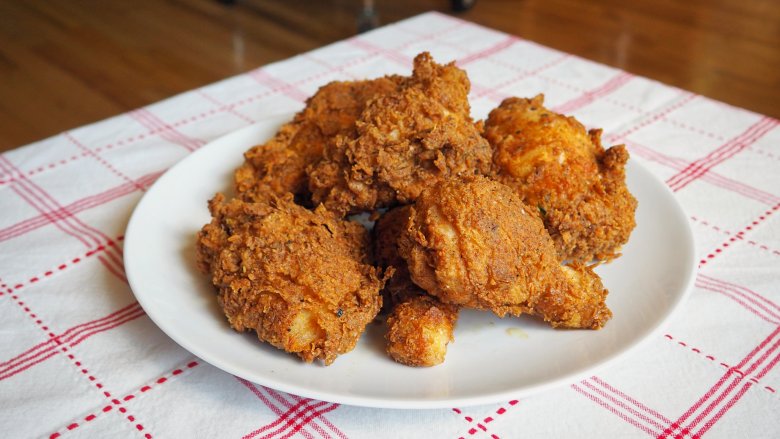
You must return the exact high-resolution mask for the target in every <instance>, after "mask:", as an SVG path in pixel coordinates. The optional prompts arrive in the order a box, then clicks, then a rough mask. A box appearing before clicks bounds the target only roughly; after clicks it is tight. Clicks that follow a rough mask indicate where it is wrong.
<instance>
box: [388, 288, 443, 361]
mask: <svg viewBox="0 0 780 439" xmlns="http://www.w3.org/2000/svg"><path fill="white" fill-rule="evenodd" d="M457 318H458V307H457V306H455V305H449V304H444V303H441V302H440V301H439V300H438V299H436V298H434V297H431V296H427V295H423V296H413V297H407V298H405V299H403V300H402V301H401V302H399V303H397V304H396V305H395V306H394V307H393V310H392V312H390V315H389V316H388V317H387V333H386V334H385V339H386V341H387V348H386V349H387V354H388V355H390V357H391V358H392V359H393V360H395V361H397V362H399V363H401V364H406V365H407V366H421V367H430V366H436V365H437V364H441V363H442V362H444V357H445V355H446V354H447V344H448V343H449V342H451V341H452V340H453V339H454V338H453V336H452V332H453V330H454V328H455V321H456V319H457Z"/></svg>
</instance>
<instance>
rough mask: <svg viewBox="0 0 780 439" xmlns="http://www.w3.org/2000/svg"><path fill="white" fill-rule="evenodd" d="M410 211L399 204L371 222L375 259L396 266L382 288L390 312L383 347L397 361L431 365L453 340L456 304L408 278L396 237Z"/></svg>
mask: <svg viewBox="0 0 780 439" xmlns="http://www.w3.org/2000/svg"><path fill="white" fill-rule="evenodd" d="M410 213H411V208H410V207H409V206H402V207H398V208H395V209H392V210H389V211H387V212H386V213H385V214H384V215H382V217H381V218H380V219H379V220H378V221H377V222H376V224H375V225H374V249H375V255H376V261H377V263H378V264H379V265H380V266H382V267H385V268H388V267H393V268H394V269H395V273H394V274H393V277H392V278H390V279H389V280H388V281H387V283H386V284H385V288H384V290H382V292H383V295H384V304H385V305H384V306H385V309H388V310H389V313H390V314H389V316H388V317H387V332H386V334H385V340H386V341H387V347H386V349H387V353H388V355H390V357H391V358H392V359H393V360H395V361H397V362H399V363H402V364H406V365H408V366H424V367H430V366H435V365H437V364H441V363H442V362H443V361H444V357H445V355H446V353H447V344H448V343H449V342H451V341H453V340H454V337H453V331H454V328H455V323H456V321H457V318H458V307H457V306H455V305H451V304H445V303H442V302H441V301H439V300H438V299H436V298H435V297H431V296H428V295H427V293H426V292H425V291H423V290H422V289H421V288H420V287H418V286H417V285H415V284H414V282H412V279H411V278H410V277H409V270H408V269H407V267H406V261H404V260H403V258H401V257H400V256H399V255H398V246H397V240H398V236H399V235H400V234H401V232H402V231H403V230H404V229H405V228H406V225H407V222H408V220H409V214H410Z"/></svg>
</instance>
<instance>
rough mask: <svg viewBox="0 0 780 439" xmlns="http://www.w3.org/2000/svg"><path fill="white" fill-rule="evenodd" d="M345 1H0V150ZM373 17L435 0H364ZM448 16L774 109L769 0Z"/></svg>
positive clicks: (113, 108)
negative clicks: (370, 1)
mask: <svg viewBox="0 0 780 439" xmlns="http://www.w3.org/2000/svg"><path fill="white" fill-rule="evenodd" d="M362 5H363V2H361V1H358V0H353V1H347V0H320V1H302V0H293V1H290V0H243V1H242V0H238V1H237V2H236V3H235V4H233V5H225V4H222V3H219V2H217V1H214V0H168V1H163V0H135V1H116V2H115V1H111V2H103V1H97V0H71V1H67V0H48V1H46V0H28V1H14V0H0V151H2V150H7V149H10V148H14V147H17V146H20V145H24V144H27V143H29V142H32V141H35V140H39V139H42V138H45V137H48V136H50V135H53V134H56V133H58V132H60V131H63V130H67V129H70V128H73V127H77V126H80V125H83V124H86V123H89V122H94V121H96V120H100V119H103V118H105V117H109V116H112V115H115V114H119V113H123V112H125V111H128V110H131V109H133V108H136V107H139V106H142V105H146V104H149V103H152V102H155V101H158V100H160V99H163V98H166V97H168V96H171V95H173V94H176V93H179V92H182V91H185V90H189V89H191V88H194V87H198V86H201V85H205V84H208V83H210V82H213V81H216V80H219V79H222V78H224V77H227V76H230V75H233V74H236V73H240V72H243V71H246V70H249V69H253V68H255V67H258V66H261V65H263V64H267V63H269V62H272V61H276V60H280V59H284V58H287V57H289V56H292V55H295V54H298V53H301V52H304V51H307V50H311V49H314V48H316V47H319V46H321V45H324V44H327V43H330V42H333V41H336V40H339V39H342V38H346V37H348V36H351V35H354V34H355V32H356V29H357V23H358V20H357V18H358V16H359V11H360V10H361V8H362ZM375 9H376V11H377V13H378V21H379V23H380V24H387V23H392V22H394V21H397V20H400V19H403V18H406V17H410V16H412V15H416V14H418V13H421V12H425V11H428V10H439V11H442V12H448V13H451V12H450V9H449V2H448V1H446V0H416V1H413V0H395V1H390V0H377V1H376V2H375ZM457 16H459V17H461V18H464V19H467V20H471V21H474V22H476V23H480V24H484V25H486V26H489V27H493V28H495V29H498V30H502V31H505V32H509V33H512V34H515V35H518V36H520V37H523V38H527V39H529V40H533V41H536V42H538V43H541V44H544V45H547V46H550V47H553V48H556V49H559V50H563V51H566V52H569V53H574V54H577V55H580V56H582V57H585V58H589V59H592V60H595V61H598V62H602V63H605V64H609V65H612V66H615V67H619V68H622V69H625V70H628V71H629V72H632V73H635V74H639V75H643V76H648V77H650V78H654V79H658V80H660V81H663V82H666V83H669V84H672V85H675V86H678V87H681V88H685V89H688V90H691V91H694V92H696V93H700V94H703V95H706V96H710V97H713V98H715V99H720V100H723V101H725V102H728V103H731V104H734V105H737V106H741V107H745V108H748V109H751V110H754V111H757V112H760V113H764V114H768V115H771V116H774V117H780V2H778V1H775V0H687V1H680V0H632V1H628V2H627V1H623V0H599V1H596V0H590V1H587V0H518V1H509V0H504V1H500V0H492V1H491V0H479V1H478V2H477V4H476V6H475V7H474V8H472V9H471V10H469V11H467V12H464V13H460V14H457Z"/></svg>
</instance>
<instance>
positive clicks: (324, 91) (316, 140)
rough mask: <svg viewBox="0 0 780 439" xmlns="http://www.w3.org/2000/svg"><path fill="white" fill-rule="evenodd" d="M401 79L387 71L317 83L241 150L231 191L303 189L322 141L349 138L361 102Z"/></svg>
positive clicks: (259, 193) (254, 197) (255, 196)
mask: <svg viewBox="0 0 780 439" xmlns="http://www.w3.org/2000/svg"><path fill="white" fill-rule="evenodd" d="M401 80H402V78H401V77H399V76H386V77H383V78H377V79H372V80H365V81H351V82H338V81H335V82H331V83H329V84H327V85H325V86H323V87H321V88H320V89H319V90H318V91H317V93H315V94H314V96H312V97H311V98H309V99H308V100H307V102H306V107H305V108H304V109H303V110H301V111H300V112H299V113H297V114H296V115H295V117H294V118H293V120H292V121H291V122H289V123H286V124H284V125H283V126H282V127H281V128H280V129H279V132H278V133H277V134H276V135H275V136H274V137H273V138H272V139H271V140H269V141H268V142H266V143H265V144H262V145H257V146H255V147H253V148H251V149H250V150H248V151H247V152H246V153H244V159H245V161H244V164H243V165H242V166H241V167H240V168H238V169H237V170H236V172H235V185H236V192H237V193H238V194H239V196H240V197H241V198H243V199H245V200H247V201H258V200H262V199H264V198H267V197H268V196H269V195H271V194H275V195H282V194H284V193H287V192H291V193H293V194H296V195H299V196H306V195H308V187H307V186H308V183H307V178H306V167H307V166H308V165H310V164H312V163H315V162H317V161H319V159H320V158H321V157H322V151H323V148H324V147H325V144H326V143H328V142H330V141H332V140H333V139H334V138H335V137H336V136H337V135H343V136H345V137H347V138H354V137H355V136H356V127H355V120H356V119H357V118H358V116H359V115H360V113H362V112H363V109H364V108H365V106H366V104H367V103H368V102H369V101H370V100H371V99H374V98H375V97H377V96H379V95H383V94H386V93H389V92H390V91H392V90H395V88H396V87H397V86H398V85H399V84H400V82H401Z"/></svg>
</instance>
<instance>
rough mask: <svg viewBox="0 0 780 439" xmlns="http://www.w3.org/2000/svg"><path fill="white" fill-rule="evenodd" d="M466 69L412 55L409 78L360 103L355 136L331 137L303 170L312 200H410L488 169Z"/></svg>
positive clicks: (366, 205) (369, 204) (368, 203)
mask: <svg viewBox="0 0 780 439" xmlns="http://www.w3.org/2000/svg"><path fill="white" fill-rule="evenodd" d="M469 87H470V84H469V80H468V77H467V76H466V73H465V72H464V71H463V70H461V69H459V68H457V67H455V65H454V64H452V63H450V64H447V65H439V64H436V63H435V62H434V61H433V59H432V58H431V56H430V55H429V54H428V53H422V54H420V55H418V56H417V57H416V58H415V60H414V71H413V73H412V76H411V77H410V78H406V79H405V80H404V81H403V82H402V84H401V85H400V86H399V87H398V88H397V89H396V90H395V91H392V92H390V93H386V94H383V95H381V96H379V97H378V98H377V99H374V100H372V101H371V102H369V103H368V105H367V106H366V108H365V110H364V111H363V113H362V114H361V115H360V117H359V118H358V121H357V124H356V125H357V137H355V138H350V137H349V136H338V138H337V139H336V141H335V142H332V143H330V144H328V145H327V146H326V148H325V150H324V155H323V159H322V160H321V161H319V162H318V163H316V164H313V165H312V166H310V167H309V168H308V174H309V189H310V190H311V193H312V198H313V200H314V202H315V203H323V204H324V205H325V206H326V207H328V209H330V210H333V211H338V212H343V213H355V212H360V211H370V210H373V209H375V208H379V207H388V206H393V205H396V204H408V203H410V202H413V201H414V200H415V199H416V198H417V197H418V196H419V194H420V192H421V191H422V190H423V189H424V188H425V187H427V186H430V185H431V184H433V183H435V182H437V181H440V180H444V179H447V178H450V177H454V176H460V175H473V174H488V173H490V171H491V156H492V151H491V149H490V146H489V145H488V143H487V142H486V141H485V139H483V138H482V136H481V135H480V132H479V130H478V129H477V127H475V125H474V123H473V121H472V120H471V117H470V116H469V108H470V107H469V103H468V99H467V95H468V91H469Z"/></svg>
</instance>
